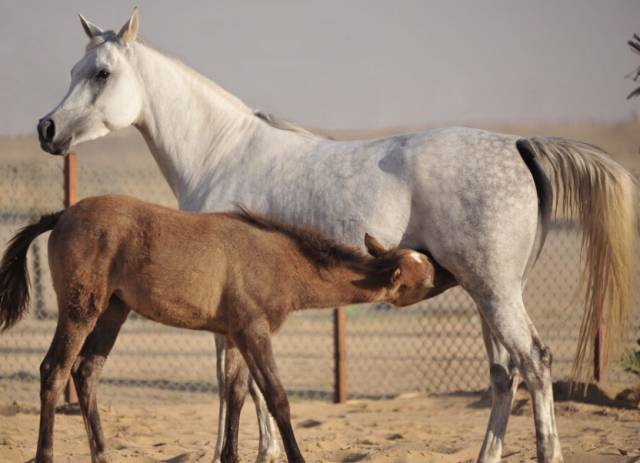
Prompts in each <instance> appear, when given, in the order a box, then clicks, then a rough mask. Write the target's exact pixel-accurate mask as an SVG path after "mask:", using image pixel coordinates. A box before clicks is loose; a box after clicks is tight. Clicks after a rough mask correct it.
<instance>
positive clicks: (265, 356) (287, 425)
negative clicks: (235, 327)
mask: <svg viewBox="0 0 640 463" xmlns="http://www.w3.org/2000/svg"><path fill="white" fill-rule="evenodd" d="M231 336H232V338H233V340H234V342H235V344H236V345H237V346H238V349H240V352H242V355H243V357H244V359H245V361H246V362H247V366H248V367H249V371H250V372H251V375H252V376H253V380H254V381H255V382H256V384H257V385H258V387H259V388H260V391H261V392H262V393H263V394H264V398H265V399H266V402H267V407H268V409H269V412H270V413H271V415H272V416H273V417H274V419H275V421H276V424H277V425H278V429H279V430H280V436H281V437H282V442H283V444H284V448H285V452H286V454H287V461H288V462H289V463H304V458H303V457H302V454H301V453H300V449H299V448H298V443H297V442H296V438H295V435H294V433H293V427H292V426H291V412H290V408H289V399H288V398H287V391H286V390H285V389H284V387H283V385H282V383H281V382H280V379H279V378H278V375H277V368H276V363H275V360H274V358H273V351H272V348H271V337H270V333H269V325H268V323H267V322H266V321H256V322H254V323H252V324H251V325H250V326H248V327H247V328H245V329H243V330H241V331H238V332H235V333H233V334H232V335H231Z"/></svg>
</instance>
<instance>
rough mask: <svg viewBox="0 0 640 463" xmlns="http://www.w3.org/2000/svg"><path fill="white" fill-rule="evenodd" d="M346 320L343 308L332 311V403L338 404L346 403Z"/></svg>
mask: <svg viewBox="0 0 640 463" xmlns="http://www.w3.org/2000/svg"><path fill="white" fill-rule="evenodd" d="M346 324H347V318H346V315H345V311H344V307H338V308H336V309H333V351H334V369H335V384H334V395H333V401H334V402H335V403H338V404H342V403H345V402H346V401H347V350H346V348H347V345H346V339H345V334H346Z"/></svg>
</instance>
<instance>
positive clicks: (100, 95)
mask: <svg viewBox="0 0 640 463" xmlns="http://www.w3.org/2000/svg"><path fill="white" fill-rule="evenodd" d="M80 21H81V23H82V27H83V28H84V31H85V33H86V34H87V36H88V37H89V44H88V45H87V49H86V52H85V55H84V56H83V57H82V59H80V61H78V62H77V63H76V65H75V66H74V67H73V69H71V84H70V85H69V90H68V92H67V94H66V96H65V97H64V98H63V99H62V101H61V102H60V104H59V105H58V106H57V107H55V108H54V109H53V110H52V111H51V112H49V113H48V114H47V115H46V116H44V117H43V118H42V119H40V121H39V122H38V135H39V138H40V145H41V147H42V149H43V150H45V151H47V152H49V153H51V154H66V153H67V152H68V150H69V148H70V147H71V146H72V145H75V144H77V143H80V142H83V141H87V140H92V139H95V138H98V137H102V136H104V135H106V134H108V133H109V132H112V131H115V130H118V129H121V128H124V127H127V126H129V125H131V124H133V123H135V122H136V120H137V119H138V118H139V116H140V113H141V111H142V103H143V97H142V95H143V93H142V90H141V84H140V80H139V78H138V73H137V71H136V70H135V69H134V64H133V61H134V60H132V53H133V47H134V43H135V40H136V36H137V34H138V12H137V9H136V10H134V12H133V14H132V15H131V18H130V19H129V21H127V23H126V24H125V25H124V26H123V27H122V29H121V30H120V32H118V33H115V32H113V31H103V30H102V29H101V28H99V27H98V26H96V25H95V24H92V23H90V22H89V21H87V20H86V19H84V18H83V17H82V16H80Z"/></svg>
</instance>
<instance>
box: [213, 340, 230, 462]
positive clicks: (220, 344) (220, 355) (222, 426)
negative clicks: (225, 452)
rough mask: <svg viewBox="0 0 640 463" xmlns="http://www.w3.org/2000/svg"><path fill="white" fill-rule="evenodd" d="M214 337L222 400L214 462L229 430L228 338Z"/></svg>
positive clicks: (220, 398)
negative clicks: (226, 376) (226, 373)
mask: <svg viewBox="0 0 640 463" xmlns="http://www.w3.org/2000/svg"><path fill="white" fill-rule="evenodd" d="M214 338H215V342H216V378H217V380H218V400H219V401H220V406H219V407H218V438H217V439H216V448H215V451H214V454H213V462H212V463H220V455H221V453H222V446H223V445H224V441H225V432H226V430H227V422H226V419H227V392H226V391H227V388H226V386H227V385H226V381H225V376H224V372H225V369H226V354H227V345H226V343H227V341H226V339H227V338H226V336H224V335H222V334H216V335H215V336H214Z"/></svg>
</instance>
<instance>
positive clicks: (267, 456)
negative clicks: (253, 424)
mask: <svg viewBox="0 0 640 463" xmlns="http://www.w3.org/2000/svg"><path fill="white" fill-rule="evenodd" d="M225 340H226V337H225V336H223V335H221V334H216V335H215V341H216V357H217V364H216V376H217V380H218V396H219V400H220V407H219V409H218V437H217V439H216V448H215V453H214V457H213V463H220V455H221V453H222V447H223V445H224V441H225V432H226V421H225V420H226V417H227V399H226V392H225V390H226V386H225V382H226V381H225V374H224V371H225V361H226V345H225V342H226V341H225ZM249 392H250V393H251V397H252V398H253V403H254V404H255V407H256V414H257V415H258V428H259V430H260V442H259V445H258V457H257V458H256V463H273V462H275V461H277V460H278V457H279V456H280V447H279V445H278V439H277V438H276V433H275V426H274V422H273V418H272V417H271V415H270V414H269V410H268V409H267V404H266V402H265V400H264V397H263V396H262V393H261V392H260V389H258V386H257V385H256V384H255V381H253V380H252V379H251V377H249Z"/></svg>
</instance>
